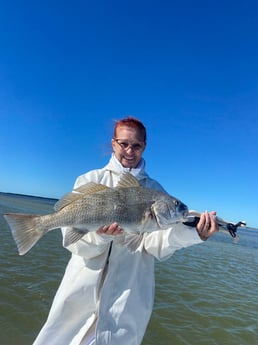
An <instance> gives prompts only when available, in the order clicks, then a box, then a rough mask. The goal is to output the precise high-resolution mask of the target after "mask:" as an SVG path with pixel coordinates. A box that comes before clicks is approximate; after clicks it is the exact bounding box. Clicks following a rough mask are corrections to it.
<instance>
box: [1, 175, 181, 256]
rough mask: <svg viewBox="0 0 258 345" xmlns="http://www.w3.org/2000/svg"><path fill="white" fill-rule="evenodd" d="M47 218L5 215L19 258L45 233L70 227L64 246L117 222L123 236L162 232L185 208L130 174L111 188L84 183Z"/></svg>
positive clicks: (171, 197) (68, 195) (57, 205)
mask: <svg viewBox="0 0 258 345" xmlns="http://www.w3.org/2000/svg"><path fill="white" fill-rule="evenodd" d="M55 210H56V212H55V213H53V214H49V215H43V216H41V215H39V216H35V215H24V214H5V215H4V217H5V219H6V221H7V222H8V224H9V226H10V228H11V231H12V235H13V238H14V240H15V242H16V245H17V247H18V251H19V254H20V255H23V254H25V253H26V252H28V251H29V250H30V249H31V248H32V247H33V246H34V244H35V243H36V242H37V241H38V240H39V239H40V238H41V237H42V236H43V235H44V234H45V233H46V232H48V231H51V230H54V229H57V228H60V227H71V230H69V231H68V232H67V233H68V234H67V235H66V238H65V244H66V245H69V244H72V243H75V242H76V241H78V240H79V239H80V238H82V237H83V236H84V235H85V234H86V233H87V232H89V231H96V230H97V229H99V228H100V227H102V226H103V225H109V224H111V223H113V222H117V223H119V224H120V226H121V227H122V228H123V230H124V231H126V232H134V233H140V232H143V231H144V232H145V231H147V232H150V231H155V230H159V229H166V228H169V227H170V226H172V224H174V223H175V222H177V221H178V220H179V219H183V218H185V216H186V215H187V213H188V208H187V206H186V205H184V204H183V203H182V202H181V201H180V200H178V199H177V198H175V197H173V196H170V195H168V194H167V193H164V192H161V191H156V190H152V189H149V188H145V187H142V186H141V185H140V183H139V181H138V180H137V179H136V178H135V177H133V176H132V175H131V174H130V173H127V174H124V175H123V176H122V178H121V180H120V181H119V183H118V185H117V186H116V187H114V188H111V187H107V186H104V185H101V184H96V183H88V184H86V185H84V186H81V187H79V188H78V189H76V190H75V192H73V193H68V194H67V195H65V196H64V197H63V198H62V199H60V200H59V201H58V202H57V204H56V206H55Z"/></svg>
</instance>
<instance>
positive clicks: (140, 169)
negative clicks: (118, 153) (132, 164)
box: [104, 153, 148, 180]
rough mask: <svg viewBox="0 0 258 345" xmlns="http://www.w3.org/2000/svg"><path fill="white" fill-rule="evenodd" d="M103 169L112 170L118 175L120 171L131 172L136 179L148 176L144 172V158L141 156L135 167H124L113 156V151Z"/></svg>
mask: <svg viewBox="0 0 258 345" xmlns="http://www.w3.org/2000/svg"><path fill="white" fill-rule="evenodd" d="M104 169H105V170H109V171H112V172H113V173H115V174H118V175H120V174H121V173H127V172H129V173H131V174H132V175H133V176H135V177H136V178H137V179H138V180H142V179H145V178H146V177H148V174H147V173H146V172H145V160H144V159H143V158H142V159H141V160H140V162H139V164H138V166H137V167H136V168H133V169H131V168H125V167H123V166H122V164H121V163H120V162H119V160H118V159H117V158H116V157H115V155H114V153H112V156H111V158H110V160H109V163H108V164H107V165H106V166H105V167H104Z"/></svg>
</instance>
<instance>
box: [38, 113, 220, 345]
mask: <svg viewBox="0 0 258 345" xmlns="http://www.w3.org/2000/svg"><path fill="white" fill-rule="evenodd" d="M145 147H146V129H145V127H144V125H143V124H142V122H141V121H140V120H138V119H136V118H134V117H131V116H129V117H126V118H124V119H121V120H119V121H116V123H115V126H114V136H113V138H112V148H113V153H112V156H111V159H110V161H109V163H108V164H107V165H106V166H105V167H104V168H102V169H97V170H93V171H90V172H87V173H86V174H84V175H81V176H79V177H78V178H77V180H76V182H75V185H74V188H78V187H79V186H81V185H83V184H86V183H88V182H95V183H101V184H104V185H107V186H109V187H114V186H116V184H117V183H118V181H119V179H120V177H121V175H122V174H123V173H124V172H128V171H129V172H130V173H131V174H132V175H134V176H135V177H136V178H137V179H138V180H139V181H140V184H141V185H142V186H145V187H148V188H152V189H156V190H161V191H165V190H164V189H163V187H162V186H161V185H160V184H159V183H158V182H157V181H155V180H153V179H152V178H150V177H149V176H148V174H147V173H146V171H145V160H144V159H143V157H142V155H143V152H144V150H145ZM217 229H218V226H217V223H216V218H215V212H205V213H203V214H202V215H201V217H200V221H199V223H198V224H197V226H196V229H195V228H192V227H189V226H186V225H184V224H182V223H178V224H175V225H174V226H173V227H172V228H169V229H167V230H157V231H153V232H149V233H143V234H128V233H125V232H123V229H122V228H121V226H120V224H118V223H113V224H103V226H102V227H100V228H99V229H98V230H97V231H96V232H89V233H87V234H86V235H84V237H83V238H82V239H81V240H79V241H78V242H76V243H75V244H72V245H69V246H68V247H67V249H68V250H70V251H71V252H72V255H71V259H70V261H69V263H68V265H67V268H66V271H65V274H64V277H63V279H62V282H61V284H60V286H59V288H58V291H57V293H56V296H55V298H54V301H53V304H52V307H51V309H50V312H49V316H48V319H47V321H46V323H45V325H44V326H43V328H42V329H41V331H40V333H39V335H38V337H37V338H36V340H35V342H34V343H33V345H46V344H49V345H86V344H87V345H139V344H140V343H141V342H142V339H143V336H144V333H145V331H146V328H147V325H148V322H149V319H150V316H151V313H152V308H153V301H154V286H155V278H154V264H155V259H158V260H165V259H168V258H169V257H170V256H171V255H172V254H173V253H174V252H175V251H176V250H179V249H181V248H183V247H188V246H191V245H194V244H198V243H201V242H203V241H204V240H206V239H208V238H209V237H210V236H212V235H213V234H214V233H215V232H216V231H217ZM67 230H68V228H63V229H62V233H63V236H65V233H66V231H67ZM130 243H134V246H130Z"/></svg>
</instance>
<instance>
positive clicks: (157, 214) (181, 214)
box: [151, 195, 188, 229]
mask: <svg viewBox="0 0 258 345" xmlns="http://www.w3.org/2000/svg"><path fill="white" fill-rule="evenodd" d="M151 210H152V215H153V216H154V218H155V219H156V222H157V224H158V226H159V227H160V228H161V229H166V228H168V227H170V226H171V225H172V224H174V223H177V222H178V221H180V220H183V219H185V217H186V216H187V215H188V207H187V206H186V205H185V204H184V203H183V202H182V201H180V200H178V199H176V198H174V197H172V196H170V195H166V196H164V197H162V198H160V199H158V200H156V201H155V202H154V203H153V204H152V207H151Z"/></svg>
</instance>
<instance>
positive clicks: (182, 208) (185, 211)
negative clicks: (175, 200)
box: [177, 202, 189, 219]
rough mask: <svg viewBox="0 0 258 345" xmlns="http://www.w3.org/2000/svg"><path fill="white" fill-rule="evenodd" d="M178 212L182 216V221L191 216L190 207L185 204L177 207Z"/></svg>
mask: <svg viewBox="0 0 258 345" xmlns="http://www.w3.org/2000/svg"><path fill="white" fill-rule="evenodd" d="M177 212H178V214H180V215H181V217H182V219H186V218H187V216H188V215H189V210H188V207H187V206H186V205H185V204H183V203H182V202H180V203H179V205H178V207H177Z"/></svg>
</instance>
